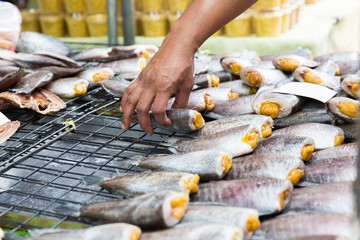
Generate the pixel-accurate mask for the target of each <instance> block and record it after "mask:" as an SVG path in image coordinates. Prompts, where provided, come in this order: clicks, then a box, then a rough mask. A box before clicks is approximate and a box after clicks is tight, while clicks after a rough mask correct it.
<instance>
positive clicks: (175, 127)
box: [150, 109, 205, 133]
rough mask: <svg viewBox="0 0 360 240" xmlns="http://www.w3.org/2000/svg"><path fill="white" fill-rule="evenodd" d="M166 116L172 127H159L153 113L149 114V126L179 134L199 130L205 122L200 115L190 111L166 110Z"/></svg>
mask: <svg viewBox="0 0 360 240" xmlns="http://www.w3.org/2000/svg"><path fill="white" fill-rule="evenodd" d="M166 115H167V116H168V118H170V120H171V122H172V125H171V126H163V125H160V124H159V123H158V122H157V121H156V119H155V116H154V114H153V113H151V114H150V124H151V125H152V126H153V127H156V128H160V129H163V130H165V131H168V132H181V133H190V132H194V131H196V130H198V129H201V128H202V127H203V126H204V124H205V120H204V119H203V117H202V116H201V113H199V112H198V111H195V110H191V109H168V110H166Z"/></svg>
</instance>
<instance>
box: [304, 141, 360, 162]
mask: <svg viewBox="0 0 360 240" xmlns="http://www.w3.org/2000/svg"><path fill="white" fill-rule="evenodd" d="M358 153H359V149H358V144H357V143H346V144H342V145H340V146H336V147H332V148H327V149H324V150H321V151H317V152H314V153H313V155H312V156H311V159H310V162H312V163H315V162H321V161H323V160H328V159H333V158H342V157H353V156H357V155H358Z"/></svg>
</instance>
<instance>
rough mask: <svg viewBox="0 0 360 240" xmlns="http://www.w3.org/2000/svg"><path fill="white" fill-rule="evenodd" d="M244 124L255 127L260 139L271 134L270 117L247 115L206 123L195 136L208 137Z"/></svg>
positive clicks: (271, 124) (271, 121)
mask: <svg viewBox="0 0 360 240" xmlns="http://www.w3.org/2000/svg"><path fill="white" fill-rule="evenodd" d="M246 124H253V125H255V126H257V128H258V131H259V133H260V138H266V137H268V136H270V135H271V133H272V126H273V120H272V118H271V117H267V116H263V115H256V114H247V115H239V116H234V117H228V118H223V119H219V120H215V121H211V122H207V123H206V124H205V126H204V127H203V128H201V129H200V130H198V131H197V132H196V134H197V135H200V136H209V135H211V134H215V133H218V132H221V131H224V130H227V129H230V128H234V127H238V126H241V125H246Z"/></svg>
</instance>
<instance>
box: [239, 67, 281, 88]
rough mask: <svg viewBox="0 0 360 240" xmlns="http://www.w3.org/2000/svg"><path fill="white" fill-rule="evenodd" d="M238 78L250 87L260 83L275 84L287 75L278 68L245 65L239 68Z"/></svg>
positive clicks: (257, 85) (258, 85)
mask: <svg viewBox="0 0 360 240" xmlns="http://www.w3.org/2000/svg"><path fill="white" fill-rule="evenodd" d="M240 78H241V80H243V81H244V83H245V84H247V85H249V86H250V87H260V86H262V85H275V84H276V83H278V82H280V81H282V80H284V79H286V78H287V76H286V75H285V74H284V73H283V72H282V71H281V70H278V69H267V68H262V67H245V68H243V69H241V70H240Z"/></svg>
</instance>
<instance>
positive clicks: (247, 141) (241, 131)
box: [164, 124, 260, 157]
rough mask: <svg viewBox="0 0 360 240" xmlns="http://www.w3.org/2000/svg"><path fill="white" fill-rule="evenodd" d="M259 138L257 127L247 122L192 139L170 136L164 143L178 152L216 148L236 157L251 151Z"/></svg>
mask: <svg viewBox="0 0 360 240" xmlns="http://www.w3.org/2000/svg"><path fill="white" fill-rule="evenodd" d="M259 139H260V134H259V131H258V129H257V127H256V126H254V125H252V124H248V125H243V126H239V127H235V128H231V129H228V130H224V131H221V132H218V133H215V134H212V135H209V136H206V137H200V138H196V139H192V140H184V141H181V140H180V139H177V138H170V139H167V142H165V143H164V145H166V146H169V147H171V149H170V150H174V149H173V148H175V150H176V151H180V152H193V151H201V150H216V151H222V152H226V153H229V154H230V155H232V156H234V157H236V156H241V155H244V154H247V153H250V152H252V151H253V150H254V148H255V147H256V145H257V143H258V141H259Z"/></svg>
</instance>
